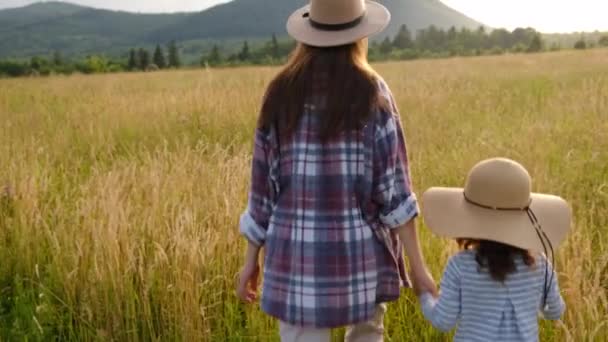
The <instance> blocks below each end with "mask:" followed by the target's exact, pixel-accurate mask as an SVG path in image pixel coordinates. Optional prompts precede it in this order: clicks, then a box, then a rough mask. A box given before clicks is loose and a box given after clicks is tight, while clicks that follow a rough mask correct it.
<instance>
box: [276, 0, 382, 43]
mask: <svg viewBox="0 0 608 342" xmlns="http://www.w3.org/2000/svg"><path fill="white" fill-rule="evenodd" d="M390 20H391V14H390V12H389V11H388V10H387V9H386V7H384V6H382V5H380V4H379V3H377V2H374V1H365V0H311V1H310V4H309V5H308V6H305V7H302V8H300V9H299V10H297V11H295V12H294V13H293V14H292V15H291V16H290V17H289V19H288V21H287V32H289V35H290V36H292V37H293V38H294V39H295V40H297V41H299V42H301V43H304V44H306V45H310V46H317V47H329V46H340V45H346V44H350V43H353V42H356V41H358V40H360V39H363V38H366V37H369V36H371V35H373V34H376V33H379V32H380V31H382V30H384V29H385V28H386V26H388V24H389V22H390Z"/></svg>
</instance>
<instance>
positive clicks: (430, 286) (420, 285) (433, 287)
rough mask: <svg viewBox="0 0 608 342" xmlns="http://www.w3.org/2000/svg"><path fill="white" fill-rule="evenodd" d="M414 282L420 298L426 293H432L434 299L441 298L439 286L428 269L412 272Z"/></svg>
mask: <svg viewBox="0 0 608 342" xmlns="http://www.w3.org/2000/svg"><path fill="white" fill-rule="evenodd" d="M412 282H413V285H414V291H415V292H416V295H417V296H418V297H420V296H421V295H422V294H424V293H430V294H431V295H432V296H433V297H434V298H437V297H439V291H438V290H437V284H436V283H435V280H434V279H433V276H432V275H431V273H430V272H429V271H428V269H427V268H426V267H424V268H421V269H419V270H414V271H413V272H412Z"/></svg>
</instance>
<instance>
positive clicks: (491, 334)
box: [420, 158, 571, 342]
mask: <svg viewBox="0 0 608 342" xmlns="http://www.w3.org/2000/svg"><path fill="white" fill-rule="evenodd" d="M530 188H531V180H530V175H529V174H528V172H527V171H526V169H525V168H524V167H523V166H521V165H520V164H518V163H516V162H514V161H512V160H508V159H500V158H499V159H490V160H486V161H483V162H481V163H479V164H477V165H476V166H475V167H474V168H473V169H472V170H471V172H470V173H469V176H468V178H467V181H466V186H465V188H464V189H454V188H432V189H430V190H428V191H427V192H426V193H425V194H424V195H423V205H424V207H423V216H424V219H425V222H426V224H427V226H428V227H429V228H430V229H431V230H432V231H433V232H434V233H436V234H438V235H441V236H444V237H449V238H455V239H457V241H458V242H459V245H460V247H461V249H462V250H461V252H460V253H458V254H456V255H455V256H453V257H452V258H451V259H450V261H449V262H448V265H447V267H446V269H445V272H444V275H443V279H442V281H441V295H440V296H439V297H438V298H434V297H433V296H432V295H430V294H428V293H422V294H420V300H421V304H422V311H423V313H424V316H425V317H426V319H428V320H429V321H430V322H431V323H432V324H433V326H434V327H436V328H437V329H440V330H442V331H449V330H451V329H452V328H454V327H455V326H456V325H458V331H457V333H456V337H455V341H484V342H487V341H538V319H537V316H538V312H539V311H541V313H542V314H543V315H544V318H546V319H552V320H556V319H559V318H560V317H561V315H562V314H563V312H564V310H565V304H564V301H563V299H562V297H561V295H560V293H559V287H558V284H557V277H556V275H555V271H554V270H553V268H552V263H550V262H549V261H548V260H547V258H546V255H551V256H553V249H554V248H556V247H557V246H558V244H559V243H560V242H562V240H563V239H564V237H565V236H566V233H567V232H568V229H569V227H570V216H571V213H570V209H569V206H568V204H567V203H566V201H564V200H563V199H561V198H559V197H556V196H551V195H543V194H534V193H531V192H530ZM548 252H551V253H548Z"/></svg>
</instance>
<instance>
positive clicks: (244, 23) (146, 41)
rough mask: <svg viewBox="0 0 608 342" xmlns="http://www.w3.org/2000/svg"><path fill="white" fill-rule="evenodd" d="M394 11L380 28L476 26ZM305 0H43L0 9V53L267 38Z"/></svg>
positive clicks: (417, 11)
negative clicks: (137, 0) (152, 7)
mask: <svg viewBox="0 0 608 342" xmlns="http://www.w3.org/2000/svg"><path fill="white" fill-rule="evenodd" d="M379 2H381V3H383V4H384V5H385V6H387V7H388V8H389V10H390V11H391V13H392V15H393V19H392V21H391V25H390V26H389V28H388V30H387V31H386V32H385V34H388V35H394V34H395V33H396V32H397V30H398V28H399V26H401V25H402V24H406V25H408V27H410V29H411V30H412V31H415V30H417V29H421V28H426V27H428V26H429V25H431V24H434V25H436V26H437V27H443V28H448V27H450V26H456V27H468V28H476V27H478V26H479V25H481V24H480V23H479V22H476V21H475V20H473V19H471V18H468V17H466V16H465V15H463V14H461V13H459V12H457V11H455V10H453V9H451V8H449V7H447V6H446V5H444V4H443V3H442V2H440V1H439V0H380V1H379ZM306 3H307V1H306V0H234V1H231V2H228V3H225V4H221V5H217V6H214V7H211V8H209V9H207V10H205V11H202V12H194V13H177V14H135V13H129V12H119V11H109V10H101V9H94V8H89V7H83V6H79V5H73V4H69V3H64V2H43V3H36V4H33V5H29V6H26V7H21V8H14V9H6V10H0V58H6V57H24V56H31V55H37V54H48V53H50V52H52V51H55V50H59V51H63V52H64V53H67V54H85V53H101V52H108V51H116V50H117V49H127V48H130V47H133V46H140V45H152V44H156V43H165V42H167V41H169V40H174V39H175V40H178V41H182V42H183V41H190V40H205V39H207V40H210V39H211V40H224V39H256V38H258V39H261V38H263V39H267V38H268V37H270V36H271V35H272V34H273V33H274V34H277V35H278V36H284V35H286V31H285V20H286V18H287V16H288V15H289V14H290V13H291V12H292V11H293V10H295V9H296V8H298V7H300V6H303V5H305V4H306Z"/></svg>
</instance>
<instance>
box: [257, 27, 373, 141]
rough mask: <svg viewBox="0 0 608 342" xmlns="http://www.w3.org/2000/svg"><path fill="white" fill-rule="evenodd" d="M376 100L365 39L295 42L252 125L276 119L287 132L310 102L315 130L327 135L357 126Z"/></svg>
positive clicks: (270, 123) (291, 128)
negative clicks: (316, 118)
mask: <svg viewBox="0 0 608 342" xmlns="http://www.w3.org/2000/svg"><path fill="white" fill-rule="evenodd" d="M381 101H382V100H381V99H380V96H379V95H378V76H377V74H376V72H374V70H373V69H372V68H371V67H370V65H369V63H368V62H367V40H366V39H365V40H360V41H358V42H356V43H353V44H349V45H343V46H337V47H328V48H318V47H312V46H308V45H305V44H298V46H297V47H296V49H295V51H294V53H293V54H292V56H291V58H290V60H289V62H288V63H287V65H286V66H285V67H284V68H283V70H282V71H281V72H280V73H279V74H278V75H277V76H276V77H275V79H274V80H273V81H272V82H271V83H270V86H269V87H268V89H267V91H266V94H265V96H264V101H263V105H262V110H261V114H260V117H259V122H258V125H259V126H260V127H262V128H268V127H270V126H272V125H273V124H275V123H276V122H277V120H278V121H279V122H280V123H279V125H280V127H281V135H286V136H290V135H291V134H292V133H293V132H294V131H295V129H296V128H297V125H298V123H299V121H300V118H301V117H302V116H303V115H304V113H305V106H306V105H307V104H310V105H314V106H315V113H317V114H319V120H320V121H319V123H320V126H319V129H320V132H319V135H320V137H321V139H323V140H328V139H331V138H332V137H333V136H335V135H336V134H337V133H339V132H341V131H343V130H346V129H357V128H359V127H360V126H361V125H362V124H363V123H364V122H365V121H366V120H367V119H369V118H370V116H371V115H372V114H373V113H374V112H375V110H376V109H379V108H380V107H381V106H382V105H383V104H382V103H381Z"/></svg>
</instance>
